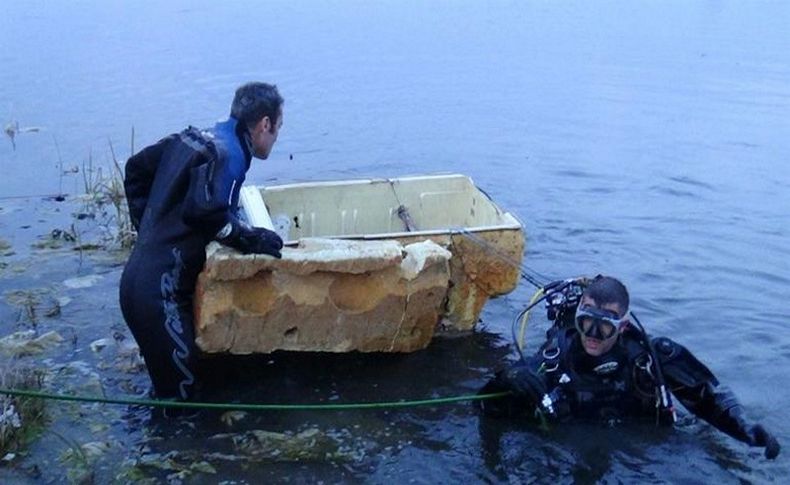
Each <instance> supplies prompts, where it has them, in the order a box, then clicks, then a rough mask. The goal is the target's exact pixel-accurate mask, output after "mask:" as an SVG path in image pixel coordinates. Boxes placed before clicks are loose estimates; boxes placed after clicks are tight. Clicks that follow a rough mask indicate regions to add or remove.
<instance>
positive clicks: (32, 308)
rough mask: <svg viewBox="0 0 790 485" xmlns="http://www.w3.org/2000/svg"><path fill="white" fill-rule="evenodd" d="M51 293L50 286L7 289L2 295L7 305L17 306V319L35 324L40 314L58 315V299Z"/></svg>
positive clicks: (46, 315)
mask: <svg viewBox="0 0 790 485" xmlns="http://www.w3.org/2000/svg"><path fill="white" fill-rule="evenodd" d="M52 293H53V291H52V289H50V288H31V289H27V290H12V291H7V292H6V293H5V294H4V295H3V297H4V298H5V301H6V302H8V304H9V305H12V306H15V307H18V308H19V313H20V314H19V321H26V322H28V323H31V324H33V325H35V324H36V323H38V317H39V316H41V315H43V316H45V317H47V318H52V317H56V316H58V315H60V308H61V304H60V301H59V300H57V299H55V298H53V296H52Z"/></svg>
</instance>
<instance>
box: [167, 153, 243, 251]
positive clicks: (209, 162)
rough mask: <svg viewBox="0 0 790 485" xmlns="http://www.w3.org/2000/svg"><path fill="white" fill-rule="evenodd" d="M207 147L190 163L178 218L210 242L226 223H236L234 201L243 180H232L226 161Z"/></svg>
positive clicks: (239, 178) (233, 178)
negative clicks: (180, 214) (181, 209)
mask: <svg viewBox="0 0 790 485" xmlns="http://www.w3.org/2000/svg"><path fill="white" fill-rule="evenodd" d="M209 145H210V146H209V149H208V150H205V151H203V152H201V153H199V154H197V155H196V159H195V161H194V162H193V163H192V168H191V169H190V175H189V188H188V190H187V196H186V200H185V203H184V212H183V214H182V216H183V219H184V222H185V223H186V224H187V225H189V226H191V227H193V228H194V229H195V230H198V231H200V232H203V233H204V234H206V235H207V236H209V237H212V238H213V237H215V236H216V235H217V234H218V233H219V231H220V230H221V229H222V228H223V227H224V226H226V225H227V224H228V223H231V224H233V223H236V222H238V217H237V216H236V207H235V206H234V201H235V200H238V192H239V190H240V189H241V184H242V183H243V182H244V177H243V175H241V176H238V177H237V176H234V175H233V171H232V170H230V167H229V166H228V160H227V157H226V156H224V154H223V153H222V152H218V151H217V150H216V148H215V147H214V145H213V144H209Z"/></svg>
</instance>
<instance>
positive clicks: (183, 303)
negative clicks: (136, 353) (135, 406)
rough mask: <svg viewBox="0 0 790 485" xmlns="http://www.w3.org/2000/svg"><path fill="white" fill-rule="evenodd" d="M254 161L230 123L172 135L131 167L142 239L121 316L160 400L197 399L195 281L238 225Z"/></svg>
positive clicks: (132, 203)
mask: <svg viewBox="0 0 790 485" xmlns="http://www.w3.org/2000/svg"><path fill="white" fill-rule="evenodd" d="M250 161H251V154H250V148H249V146H248V142H247V141H246V135H245V134H244V133H242V131H240V130H239V126H238V125H237V122H236V120H235V119H233V118H230V119H229V120H227V121H224V122H220V123H217V125H215V126H214V128H212V129H211V130H206V131H201V130H198V129H196V128H192V127H190V128H188V129H186V130H184V131H182V132H181V133H178V134H174V135H170V136H168V137H166V138H164V139H162V140H160V141H159V142H157V143H156V144H154V145H151V146H149V147H147V148H145V149H143V150H141V151H140V152H138V153H137V154H136V155H134V156H133V157H131V158H130V159H129V160H128V161H127V164H126V178H125V180H124V187H125V189H126V196H127V201H128V204H129V213H130V216H131V220H132V224H133V225H134V227H135V229H137V231H138V237H137V242H136V243H135V246H134V250H133V251H132V254H131V256H130V257H129V261H128V262H127V264H126V268H125V269H124V272H123V276H122V277H121V286H120V300H121V310H122V312H123V316H124V319H125V320H126V323H127V325H129V328H130V329H131V331H132V334H133V335H134V338H135V340H136V341H137V343H138V344H139V345H140V351H141V352H142V354H143V357H144V358H145V363H146V366H147V368H148V373H149V374H150V376H151V380H152V382H153V386H154V391H155V393H156V395H157V397H159V398H164V399H189V398H190V397H192V395H193V392H194V384H195V381H196V376H195V371H196V350H197V349H196V345H195V333H194V326H193V309H192V301H193V292H194V289H195V282H196V280H197V276H198V273H200V271H201V270H202V269H203V264H204V262H205V247H206V244H208V243H209V242H210V241H211V240H212V239H214V238H215V237H216V235H217V233H218V232H219V231H220V229H222V228H223V227H225V225H226V224H228V223H229V222H230V223H232V222H234V221H235V220H236V210H237V206H238V199H239V189H240V188H241V184H242V182H244V178H245V174H246V172H247V169H248V168H249V166H250Z"/></svg>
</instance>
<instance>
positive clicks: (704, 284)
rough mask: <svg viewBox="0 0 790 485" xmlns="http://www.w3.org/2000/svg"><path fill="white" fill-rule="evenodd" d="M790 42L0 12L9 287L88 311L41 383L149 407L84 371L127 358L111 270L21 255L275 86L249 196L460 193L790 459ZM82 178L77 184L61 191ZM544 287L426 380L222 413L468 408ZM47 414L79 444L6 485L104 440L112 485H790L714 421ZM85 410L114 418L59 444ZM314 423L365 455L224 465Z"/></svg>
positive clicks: (322, 369) (773, 9)
mask: <svg viewBox="0 0 790 485" xmlns="http://www.w3.org/2000/svg"><path fill="white" fill-rule="evenodd" d="M788 25H790V4H788V3H787V2H783V1H753V2H742V1H735V0H732V1H726V0H719V1H716V0H704V1H686V0H676V1H662V2H626V1H622V2H616V1H599V2H587V1H581V0H578V1H554V2H545V1H532V2H508V1H439V2H419V1H397V2H396V1H386V2H363V1H334V2H289V1H273V2H266V3H265V4H264V3H261V2H243V1H235V2H227V3H225V2H222V3H217V2H194V1H190V2H182V1H179V2H175V1H174V2H153V1H140V2H124V3H121V2H97V1H79V2H66V1H56V2H14V3H11V2H5V4H4V5H3V8H2V15H1V16H0V122H2V123H3V126H5V125H6V123H9V122H13V121H18V122H19V125H20V128H26V127H40V128H41V130H40V131H38V132H30V133H19V134H18V135H17V136H16V137H15V140H14V141H15V143H16V149H13V147H12V144H11V141H10V139H8V138H7V137H6V138H5V139H1V140H0V169H2V171H3V177H0V230H1V231H2V233H0V236H1V237H2V238H3V239H4V240H5V241H7V242H8V243H9V244H11V246H12V247H13V249H14V251H15V254H13V255H7V256H3V257H2V258H4V259H5V261H4V265H5V266H7V268H6V269H5V270H4V271H3V272H2V273H0V290H2V291H3V292H4V294H5V295H6V296H7V295H8V292H9V291H12V290H14V289H19V288H22V289H25V288H27V289H29V288H40V287H47V288H50V290H51V291H52V292H53V295H54V296H53V298H62V297H68V298H70V299H71V303H70V304H68V305H64V306H63V308H62V312H61V314H60V315H59V316H58V317H57V318H51V319H45V320H42V321H41V322H40V323H39V324H38V325H39V326H40V328H39V330H42V331H43V330H46V329H56V330H58V331H59V332H60V333H63V334H64V335H67V336H70V337H71V339H70V340H69V341H68V342H67V343H66V344H61V346H60V347H58V349H59V350H57V351H55V352H54V353H52V354H51V355H48V357H47V358H48V359H49V360H47V361H44V362H45V363H46V364H47V365H49V366H53V365H55V364H64V363H67V362H73V361H81V362H82V361H84V363H85V366H87V367H85V368H80V370H79V371H74V369H71V368H70V369H71V371H70V373H68V372H66V374H59V376H61V377H62V375H67V376H66V377H62V381H58V384H59V385H56V386H54V387H53V388H56V389H63V390H66V391H69V390H71V391H74V392H76V391H75V389H78V390H80V389H82V390H84V389H85V388H86V386H88V384H87V383H89V382H93V381H97V382H100V383H101V387H102V388H103V389H104V390H105V391H106V392H107V393H108V394H117V395H121V394H123V393H124V392H127V393H128V392H139V391H141V390H142V389H144V388H145V386H146V385H147V378H146V376H145V374H143V373H139V372H138V373H135V374H131V375H129V374H125V373H123V372H121V371H120V370H118V367H117V366H116V365H115V363H113V362H107V361H106V358H105V357H102V356H101V354H95V353H94V352H92V351H91V350H90V348H89V343H90V342H92V341H94V340H96V339H99V338H103V337H108V336H111V335H112V334H113V332H116V336H120V337H119V338H122V337H124V336H126V337H127V338H129V337H130V335H129V334H128V331H127V330H126V328H125V326H124V324H123V321H122V319H121V316H120V311H119V308H118V304H117V282H118V278H119V276H120V271H121V263H120V262H119V261H118V260H117V259H116V260H112V259H108V258H105V257H95V256H94V257H86V259H84V260H83V259H81V258H80V257H78V256H77V255H76V254H75V253H74V252H69V251H65V252H61V253H56V254H54V255H52V256H51V257H50V259H46V258H41V257H40V256H39V253H37V252H36V251H34V250H31V249H30V248H29V245H30V243H31V242H32V241H34V240H36V238H37V237H38V236H40V235H42V234H46V233H48V232H49V230H50V229H51V226H52V224H55V223H56V222H53V221H57V224H66V223H65V222H62V221H63V220H64V219H63V218H64V217H65V218H66V219H68V217H70V214H71V211H72V210H71V209H68V208H66V206H63V207H61V206H59V205H58V204H57V203H55V202H51V201H50V202H47V201H43V200H42V199H41V198H40V197H38V196H41V195H45V194H55V193H60V192H66V193H69V194H72V195H76V194H80V193H82V192H83V191H84V181H83V178H82V169H83V168H84V164H86V163H88V160H90V161H91V163H92V164H93V165H94V166H99V165H103V164H107V165H109V162H110V160H111V154H110V149H109V145H110V143H111V144H112V146H113V148H114V149H115V152H116V154H117V155H118V157H119V158H125V157H126V156H128V154H129V150H130V139H131V132H132V129H134V143H135V148H137V149H139V148H140V147H142V146H144V145H145V144H148V143H152V142H154V141H156V140H157V139H158V138H160V137H161V136H164V135H166V134H168V133H171V132H174V131H178V130H180V129H182V128H183V127H185V126H186V125H189V124H192V125H196V126H208V125H211V124H213V122H214V121H215V120H216V119H218V118H220V117H223V116H225V115H226V113H227V111H228V109H229V104H230V101H231V98H232V93H233V90H234V89H235V87H236V86H237V85H239V84H240V83H242V82H245V81H248V80H265V81H270V82H274V83H276V84H278V86H279V87H280V90H281V92H282V94H283V95H284V97H285V98H286V105H285V126H284V128H283V129H282V131H281V135H280V139H279V141H278V143H277V145H276V146H275V149H274V152H273V154H272V156H271V157H270V159H269V160H267V161H265V162H261V161H255V162H254V163H253V168H252V169H251V170H250V172H249V174H248V181H250V182H253V183H259V184H266V183H275V182H276V183H285V182H291V181H302V180H325V179H339V178H357V177H368V176H375V177H387V176H398V175H406V174H416V173H433V172H460V173H464V174H467V175H470V176H471V177H472V178H473V179H474V180H475V182H476V183H477V184H478V185H479V186H480V187H482V188H484V189H485V190H486V191H487V192H488V193H489V194H491V196H492V197H493V198H494V199H495V200H496V201H497V202H498V203H499V204H500V205H501V206H502V207H503V208H505V209H507V210H509V211H511V212H513V213H514V214H517V215H518V216H519V217H520V218H521V219H522V220H523V221H524V224H525V229H526V234H527V250H526V260H525V262H526V264H527V265H528V266H529V267H530V268H531V269H532V270H534V271H536V272H539V273H541V274H543V275H547V276H548V277H552V278H560V277H568V276H576V275H594V274H597V273H607V274H612V275H616V276H619V277H620V278H621V279H622V280H623V281H624V282H625V283H626V284H627V285H628V287H629V289H630V290H631V293H632V296H633V310H634V311H635V312H637V314H638V315H639V316H640V318H641V320H642V322H643V323H644V324H645V325H646V326H647V327H648V330H649V331H651V332H653V333H655V334H664V335H668V336H671V337H673V338H675V339H676V340H678V341H679V342H681V343H683V344H685V345H687V346H688V347H689V348H690V349H692V350H693V351H694V353H695V354H696V355H697V356H698V357H699V358H700V359H701V360H703V361H704V362H706V363H707V364H708V365H709V366H710V367H711V368H712V369H713V370H714V372H715V373H716V374H717V376H718V377H719V378H720V380H721V381H722V382H723V383H725V384H727V385H729V386H730V387H731V388H733V389H734V391H735V392H736V393H737V394H738V396H739V397H740V399H741V400H742V401H743V403H744V405H745V406H746V408H747V410H748V413H749V415H750V416H752V417H753V418H755V419H756V420H758V421H760V422H762V423H764V424H765V425H766V427H767V428H768V429H770V430H772V431H773V432H774V433H775V434H776V435H777V436H778V438H779V439H780V441H781V442H782V443H783V444H785V445H786V446H787V445H788V444H790V422H788V420H787V408H786V404H787V403H788V402H790V386H788V379H787V372H788V369H790V332H788V331H787V329H786V326H787V324H788V323H790V322H788V312H787V308H788V307H787V302H788V301H790V224H789V223H790V210H788V208H789V207H790V195H789V194H790V162H789V161H788V158H789V157H790V82H788V80H790V35H788V30H787V26H788ZM72 168H79V169H80V173H78V174H73V173H69V174H67V175H64V176H60V175H59V174H60V173H61V170H65V171H67V172H68V171H70V170H71V169H72ZM34 260H35V261H36V263H37V266H35V267H33V268H30V269H28V270H23V269H19V270H17V271H10V270H9V268H11V269H13V268H14V267H15V265H23V264H24V263H25V262H30V261H34ZM5 266H4V267H5ZM86 275H98V276H97V277H96V278H95V279H94V280H91V281H92V285H93V286H91V287H90V288H87V289H86V288H78V287H77V288H75V287H71V286H67V285H63V284H62V283H60V282H61V281H63V280H67V279H69V278H74V277H79V276H86ZM531 290H532V288H530V287H529V286H528V285H526V284H525V285H524V286H523V287H522V288H520V289H518V290H517V291H515V292H514V293H512V294H511V295H508V296H507V297H504V298H500V299H498V300H495V301H492V302H491V303H489V305H488V306H487V307H486V309H485V311H484V313H483V318H482V320H483V321H482V323H481V325H480V326H479V330H480V331H478V332H476V333H475V334H473V335H468V336H462V337H457V338H453V339H444V340H440V341H437V342H436V343H435V344H434V345H432V346H431V347H429V348H428V349H427V350H425V351H422V352H417V353H415V354H411V355H405V356H384V357H381V356H378V357H377V356H310V357H303V356H302V357H294V356H285V357H280V358H275V359H273V360H272V361H269V360H268V359H263V360H262V361H261V360H250V361H249V362H248V361H245V362H243V363H240V364H239V367H240V368H242V369H244V370H246V372H241V371H240V372H237V373H235V374H233V376H232V377H230V378H229V379H232V380H231V381H230V382H231V383H232V384H233V391H232V392H231V391H223V392H224V394H222V397H224V398H226V399H238V400H241V401H245V402H253V401H257V402H318V401H321V400H329V401H330V402H355V401H371V400H387V399H401V398H404V399H419V398H426V397H440V396H449V395H458V394H467V393H471V392H474V391H475V390H476V389H477V388H478V387H479V386H481V385H482V384H483V383H484V382H485V381H486V379H487V378H488V377H489V376H490V375H491V374H492V373H493V372H494V370H496V369H497V368H499V367H501V366H502V365H504V363H505V362H507V360H508V359H509V358H512V357H513V355H512V352H510V351H509V348H508V347H507V344H508V341H509V325H510V319H511V317H512V316H513V315H514V314H515V312H517V311H518V310H519V309H520V308H522V307H523V306H524V304H525V303H526V302H527V301H528V299H529V296H530V294H531ZM0 318H2V320H0V335H6V334H8V333H11V332H12V331H15V330H18V329H19V327H24V326H25V325H28V326H29V325H30V323H29V322H28V323H24V322H23V320H24V318H22V316H20V314H19V311H18V308H17V307H16V306H14V305H13V304H12V303H9V301H8V298H6V299H5V301H4V302H3V303H0ZM535 332H536V333H535V335H537V334H538V333H539V329H536V330H535ZM31 362H34V361H33V360H31ZM59 378H60V377H59ZM91 379H92V380H93V381H91ZM72 383H73V384H74V386H77V387H74V388H71V389H70V388H69V386H70V384H72ZM86 392H87V391H86ZM51 406H55V407H56V410H55V411H53V416H54V418H53V423H52V427H53V429H54V430H55V432H57V433H58V436H59V437H62V438H65V439H54V438H52V436H54V435H50V434H47V435H45V437H44V438H42V439H41V440H39V441H37V442H36V443H34V444H33V446H31V448H30V452H29V453H28V454H27V455H26V456H24V457H21V458H20V457H17V458H15V461H13V462H12V463H11V464H10V465H5V466H3V465H0V479H2V480H3V481H17V482H28V481H30V482H33V481H54V482H59V481H64V480H66V479H67V477H66V475H65V472H64V470H66V469H67V468H68V464H67V463H66V464H64V460H63V455H62V454H63V453H64V450H67V449H68V448H69V447H70V446H72V445H73V444H74V443H79V444H82V443H87V442H92V441H97V440H98V441H101V442H107V443H109V445H107V446H108V450H105V452H104V453H103V454H101V456H99V457H98V458H96V459H95V461H92V462H91V466H92V467H93V468H94V469H95V477H96V480H97V481H98V482H106V481H110V480H111V479H112V478H113V477H115V476H117V469H118V466H120V465H118V464H119V463H121V464H123V463H128V462H129V460H131V461H134V460H138V461H139V460H141V459H142V458H141V457H143V456H145V455H146V454H151V453H166V452H168V451H170V450H176V451H178V452H179V453H180V454H179V459H180V460H182V461H183V462H188V461H190V460H189V459H188V458H189V457H191V458H192V461H195V460H197V458H195V457H209V458H207V459H208V462H209V463H210V464H211V465H212V466H213V467H215V468H216V470H217V474H216V475H213V474H211V473H203V472H200V471H192V472H189V473H185V475H184V476H186V480H187V481H189V482H196V483H203V482H205V483H216V482H217V481H222V480H228V482H227V483H244V482H246V483H256V482H260V481H262V480H263V481H267V480H269V481H274V480H276V481H289V480H290V481H294V482H303V481H310V482H316V481H320V480H323V481H325V482H337V481H350V482H357V481H359V482H371V483H383V482H391V481H393V480H397V481H401V482H416V483H437V482H516V483H519V482H533V481H534V482H552V483H554V482H556V481H560V482H570V481H573V480H576V481H580V482H592V481H605V482H615V481H618V480H622V481H625V482H651V483H661V482H672V483H678V482H684V483H709V482H713V481H717V482H723V483H730V482H737V481H740V482H747V483H748V482H756V483H762V482H770V481H779V482H781V481H782V479H781V477H782V476H785V477H787V476H788V475H790V467H788V465H787V460H786V459H785V458H786V452H785V454H782V455H780V458H779V460H777V461H775V462H769V461H766V460H765V459H764V458H763V457H762V454H761V452H760V450H756V449H749V448H747V447H746V446H744V445H742V444H740V443H737V442H735V441H734V440H731V439H729V438H727V437H725V436H723V435H722V434H720V433H718V432H715V430H712V429H711V428H710V427H708V426H706V425H703V424H693V425H690V426H684V427H681V428H680V429H677V430H674V431H671V432H668V431H662V430H656V429H654V428H653V427H651V426H646V427H642V426H623V427H618V428H615V429H602V428H600V427H594V426H578V427H574V426H565V427H560V428H557V429H555V430H553V431H552V432H550V433H548V434H545V433H541V432H538V431H536V430H534V429H532V428H529V427H526V426H523V425H521V424H518V423H497V424H495V425H481V423H480V420H479V419H478V416H477V415H476V414H475V413H474V412H473V411H472V409H471V406H469V405H467V404H460V405H451V406H445V407H431V408H417V409H411V410H390V411H363V412H342V413H307V412H302V413H268V414H253V415H250V416H247V417H246V418H244V419H242V420H241V421H239V422H238V423H236V424H233V425H226V424H222V422H221V421H220V420H219V419H218V417H217V416H203V417H200V418H197V419H196V420H194V421H191V422H175V423H151V422H149V421H148V420H147V419H146V411H145V410H128V409H119V407H117V406H116V407H113V406H105V407H94V408H91V407H87V408H80V407H78V406H77V407H73V406H72V407H67V409H66V410H65V411H64V410H60V411H57V409H59V408H57V406H58V405H54V404H53V405H51ZM86 409H87V410H86ZM88 415H92V417H93V418H97V417H98V418H101V419H98V421H101V422H97V423H93V425H91V426H90V427H89V426H87V425H82V426H80V425H79V424H72V421H73V419H74V418H75V416H76V417H78V418H80V419H82V418H83V417H85V416H88ZM80 419H78V420H77V421H78V422H79V421H80ZM102 423H103V424H104V426H102ZM312 428H317V429H318V430H319V432H320V433H322V434H326V435H330V436H332V437H333V439H335V440H336V441H337V442H339V443H342V446H343V447H344V450H346V451H348V450H351V452H352V453H351V455H353V456H352V457H351V458H348V459H346V460H329V459H321V458H320V457H312V458H311V459H305V460H302V461H293V460H290V461H289V460H279V461H277V460H274V461H272V460H270V459H264V460H259V461H249V460H248V461H243V462H238V461H233V460H229V459H223V458H222V457H221V456H222V455H221V454H222V453H229V452H230V451H229V450H230V449H232V447H231V446H229V445H228V443H227V442H226V441H227V440H225V441H223V440H222V439H219V438H215V439H209V437H212V436H215V435H217V434H218V433H230V432H233V433H246V432H250V431H251V430H256V429H266V430H272V431H278V432H284V431H293V432H299V431H303V430H305V429H312ZM491 428H493V429H491ZM66 443H71V445H68V444H66ZM185 457H186V458H185ZM124 460H126V461H124ZM169 473H174V471H173V470H170V471H167V470H165V471H161V470H154V472H152V473H151V474H152V476H154V477H159V478H163V477H165V476H166V475H167V474H169Z"/></svg>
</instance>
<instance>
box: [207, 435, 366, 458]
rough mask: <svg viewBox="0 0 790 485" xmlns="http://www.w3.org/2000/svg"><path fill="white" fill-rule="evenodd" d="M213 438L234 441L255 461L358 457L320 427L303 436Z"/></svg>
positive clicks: (237, 448)
mask: <svg viewBox="0 0 790 485" xmlns="http://www.w3.org/2000/svg"><path fill="white" fill-rule="evenodd" d="M210 439H214V440H219V439H230V440H231V441H232V442H233V445H234V447H235V448H236V450H237V451H238V452H239V453H240V454H241V455H242V456H243V457H246V458H247V459H249V460H251V461H280V462H290V461H354V460H357V459H358V456H357V455H358V454H357V453H354V452H353V451H352V450H350V449H347V448H346V447H343V446H341V444H340V443H339V442H338V441H337V440H336V439H334V438H332V437H330V436H328V435H327V434H326V433H323V432H321V431H320V430H318V429H317V428H309V429H306V430H304V431H302V432H300V433H297V434H292V433H275V432H273V431H265V430H260V429H255V430H251V431H247V432H245V433H238V434H235V433H233V434H219V435H215V436H212V437H211V438H210Z"/></svg>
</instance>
